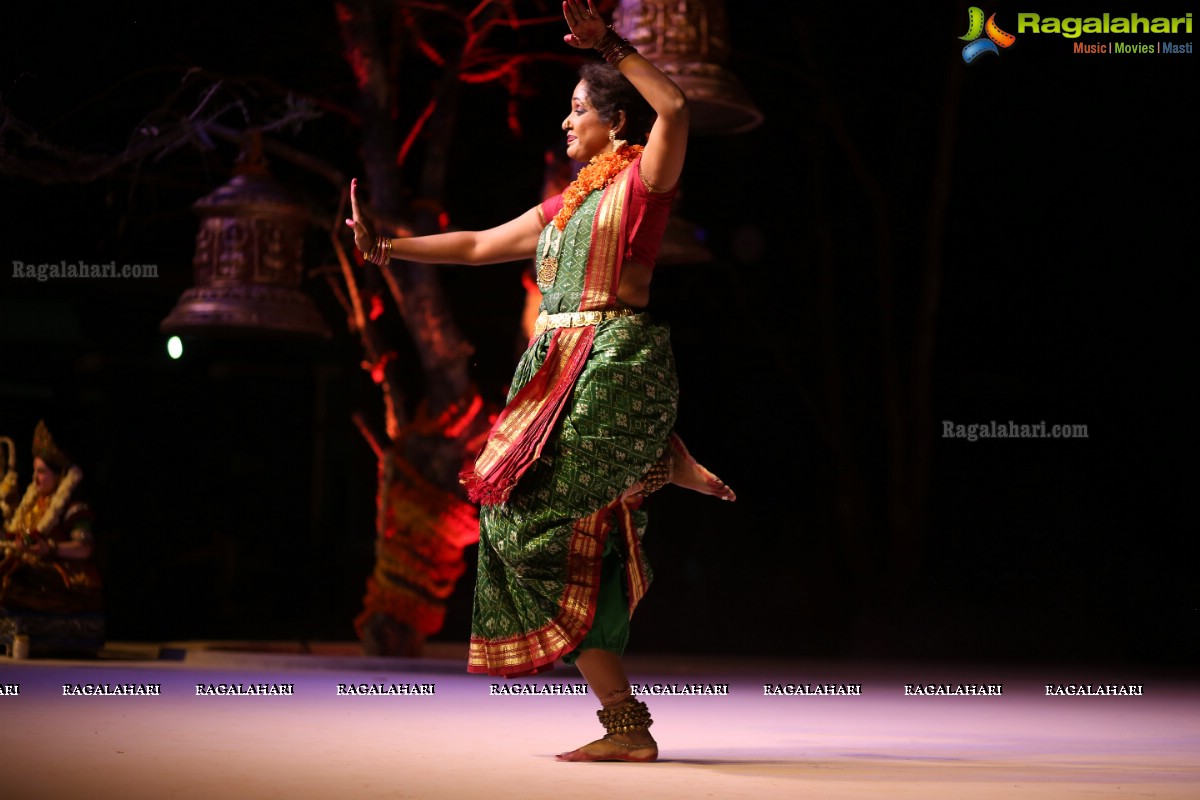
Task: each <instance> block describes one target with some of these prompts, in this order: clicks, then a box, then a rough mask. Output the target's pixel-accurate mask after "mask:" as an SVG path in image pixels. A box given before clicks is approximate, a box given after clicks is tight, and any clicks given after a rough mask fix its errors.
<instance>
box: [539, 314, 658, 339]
mask: <svg viewBox="0 0 1200 800" xmlns="http://www.w3.org/2000/svg"><path fill="white" fill-rule="evenodd" d="M636 313H638V312H637V310H636V309H632V308H609V309H605V310H604V311H564V312H563V313H561V314H547V313H546V312H545V311H543V312H542V313H540V314H538V318H537V321H536V322H534V324H533V335H534V336H541V335H542V334H543V333H545V332H546V331H549V330H553V329H554V328H583V327H586V326H588V325H599V324H600V323H601V322H608V321H609V320H610V319H617V318H619V317H631V316H633V315H634V314H636Z"/></svg>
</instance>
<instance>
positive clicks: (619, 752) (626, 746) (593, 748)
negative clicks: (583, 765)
mask: <svg viewBox="0 0 1200 800" xmlns="http://www.w3.org/2000/svg"><path fill="white" fill-rule="evenodd" d="M642 737H644V739H645V740H643V741H638V739H641V738H642ZM657 758H658V743H657V742H655V741H654V737H652V736H650V734H648V733H646V732H644V731H643V732H641V736H639V737H636V738H635V736H634V735H633V734H625V733H610V734H608V735H607V736H605V737H604V738H603V739H597V740H596V741H594V742H589V743H587V744H585V745H584V746H583V747H580V748H579V749H577V750H572V751H571V752H569V753H559V754H558V755H557V756H555V757H554V760H555V761H654V760H655V759H657Z"/></svg>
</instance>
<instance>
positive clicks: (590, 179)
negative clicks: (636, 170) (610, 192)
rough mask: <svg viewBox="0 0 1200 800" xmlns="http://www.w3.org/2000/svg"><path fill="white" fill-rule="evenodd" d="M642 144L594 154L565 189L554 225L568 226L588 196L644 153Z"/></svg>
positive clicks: (561, 228) (563, 227)
mask: <svg viewBox="0 0 1200 800" xmlns="http://www.w3.org/2000/svg"><path fill="white" fill-rule="evenodd" d="M642 149H643V148H642V146H641V145H640V144H626V145H622V146H621V147H619V148H617V149H616V150H613V151H612V152H611V153H600V154H599V155H597V156H593V157H592V160H591V161H589V162H588V164H587V166H586V167H584V168H583V169H581V170H579V175H577V176H576V178H575V180H573V181H571V185H570V186H568V187H567V188H566V189H565V190H564V191H563V205H562V208H561V209H560V210H559V212H558V213H557V214H555V215H554V227H556V228H558V229H559V230H560V231H561V230H564V229H565V228H566V227H567V220H569V219H570V218H571V215H572V214H574V213H575V209H577V208H579V206H581V205H582V204H583V201H584V200H586V199H587V196H588V195H589V194H591V193H592V192H594V191H596V190H597V189H603V188H604V187H605V186H608V184H610V183H611V182H612V179H613V178H615V177H617V175H618V174H619V173H620V172H621V170H623V169H625V168H626V167H628V166H629V165H630V164H632V163H633V160H634V159H635V158H637V157H638V156H639V155H641V154H642Z"/></svg>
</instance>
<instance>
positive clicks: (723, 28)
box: [613, 0, 763, 134]
mask: <svg viewBox="0 0 1200 800" xmlns="http://www.w3.org/2000/svg"><path fill="white" fill-rule="evenodd" d="M613 27H614V28H616V29H617V31H618V32H619V33H620V34H621V35H622V36H624V37H625V38H626V39H628V40H629V42H630V44H632V45H633V46H634V47H636V48H637V49H638V51H639V52H640V53H641V54H642V55H643V56H645V57H646V59H647V60H649V61H651V62H653V63H654V65H655V66H656V67H658V68H659V69H661V70H662V71H663V72H665V73H666V74H667V75H669V76H670V77H671V80H673V81H675V83H677V84H678V85H679V88H680V89H682V90H683V93H684V95H685V96H687V99H688V107H689V108H690V110H691V127H692V131H693V132H694V133H700V134H732V133H743V132H745V131H748V130H750V129H751V128H755V127H757V126H758V125H760V124H761V123H762V121H763V115H762V112H761V111H759V110H758V107H757V106H756V105H755V104H754V101H753V100H751V99H750V96H749V95H748V94H747V93H746V90H745V88H744V87H743V86H742V84H741V82H740V81H738V79H737V77H735V76H734V75H733V73H731V72H729V70H727V69H726V68H725V66H724V64H725V60H726V58H727V57H728V54H729V34H728V26H727V25H726V22H725V3H724V2H722V0H621V4H620V5H619V6H618V7H617V10H616V12H615V13H614V14H613Z"/></svg>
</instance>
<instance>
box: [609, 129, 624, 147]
mask: <svg viewBox="0 0 1200 800" xmlns="http://www.w3.org/2000/svg"><path fill="white" fill-rule="evenodd" d="M608 143H609V144H610V145H612V151H613V152H614V153H615V152H617V151H618V150H620V149H621V148H622V147H624V146H625V145H627V144H628V142H626V141H625V140H624V139H618V138H617V131H616V130H615V129H614V128H609V129H608Z"/></svg>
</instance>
